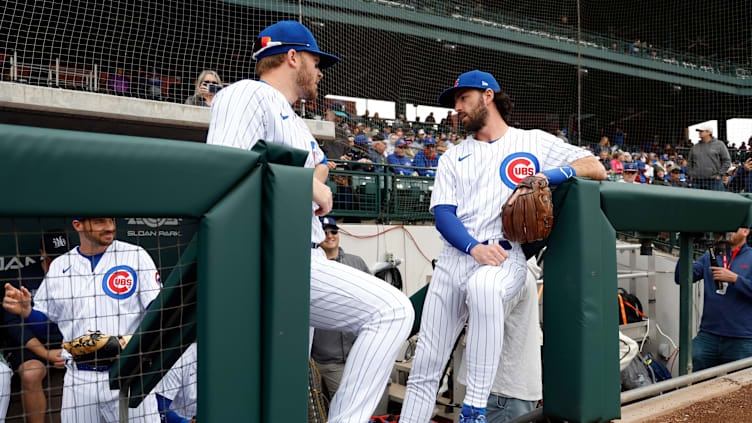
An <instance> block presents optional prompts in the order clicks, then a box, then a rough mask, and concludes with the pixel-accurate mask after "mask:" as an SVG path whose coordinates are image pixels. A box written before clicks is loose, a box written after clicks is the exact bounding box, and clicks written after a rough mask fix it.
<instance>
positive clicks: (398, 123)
mask: <svg viewBox="0 0 752 423" xmlns="http://www.w3.org/2000/svg"><path fill="white" fill-rule="evenodd" d="M394 127H395V128H404V127H405V115H403V114H399V115H397V119H394Z"/></svg>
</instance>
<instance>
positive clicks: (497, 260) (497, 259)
mask: <svg viewBox="0 0 752 423" xmlns="http://www.w3.org/2000/svg"><path fill="white" fill-rule="evenodd" d="M470 255H471V256H473V258H474V259H475V261H477V262H478V264H484V265H488V266H499V265H501V263H504V260H506V259H507V257H509V253H507V251H506V250H505V249H504V248H502V247H501V245H496V244H491V245H483V244H478V245H476V246H475V247H473V249H472V250H470Z"/></svg>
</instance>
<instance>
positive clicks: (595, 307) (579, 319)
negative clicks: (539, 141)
mask: <svg viewBox="0 0 752 423" xmlns="http://www.w3.org/2000/svg"><path fill="white" fill-rule="evenodd" d="M562 188H563V189H557V190H556V192H555V193H554V205H555V208H557V209H558V210H559V214H558V216H557V221H556V224H555V225H554V228H553V231H552V233H551V236H550V237H549V245H548V252H547V253H546V259H545V260H546V265H545V266H546V271H545V275H544V278H545V290H544V296H545V299H544V304H545V306H544V308H543V325H544V336H545V340H544V362H545V363H546V364H545V366H544V371H545V373H544V377H543V382H544V384H543V397H544V398H545V399H546V400H545V401H544V402H543V407H544V413H545V414H546V415H547V416H554V417H557V418H561V419H566V420H569V421H576V422H597V421H609V420H611V419H615V418H618V417H619V416H620V409H621V407H620V399H619V390H620V383H619V351H618V346H619V340H618V333H619V328H618V321H617V314H616V311H615V310H614V308H615V304H616V302H615V301H614V297H615V295H616V292H617V284H616V243H615V239H616V232H615V231H614V229H613V227H611V225H610V224H609V222H608V221H607V220H606V218H605V216H604V215H603V213H602V212H601V210H600V208H599V207H598V205H599V201H598V199H599V184H598V183H597V182H592V181H587V180H582V179H576V180H574V181H572V182H570V183H568V184H566V185H565V186H563V187H562Z"/></svg>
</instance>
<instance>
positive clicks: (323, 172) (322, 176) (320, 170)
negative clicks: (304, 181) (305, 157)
mask: <svg viewBox="0 0 752 423" xmlns="http://www.w3.org/2000/svg"><path fill="white" fill-rule="evenodd" d="M313 177H314V178H316V179H318V180H319V181H321V182H322V183H326V180H327V178H329V166H327V165H325V164H318V165H316V167H315V168H314V169H313Z"/></svg>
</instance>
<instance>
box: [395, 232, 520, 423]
mask: <svg viewBox="0 0 752 423" xmlns="http://www.w3.org/2000/svg"><path fill="white" fill-rule="evenodd" d="M512 245H513V248H512V250H510V251H509V258H507V259H506V260H505V261H504V263H502V264H501V266H496V267H494V266H481V265H479V264H478V263H477V262H476V261H475V259H473V258H472V256H470V255H468V254H465V253H463V252H461V251H459V250H457V249H455V248H454V247H451V246H445V247H444V249H443V250H442V252H441V256H440V257H439V261H438V263H437V264H436V269H435V271H434V274H433V278H432V280H431V284H430V285H429V288H428V293H427V295H426V301H425V304H424V305H423V315H422V318H421V324H420V334H419V337H418V348H417V350H416V352H415V359H414V361H413V366H412V369H411V370H410V377H409V379H408V380H407V392H406V394H405V402H404V403H403V404H402V413H401V417H400V422H404V423H426V422H428V421H429V419H430V418H431V413H432V412H433V408H434V404H435V403H436V394H437V391H438V389H439V379H440V377H441V373H442V372H443V371H444V367H445V366H446V362H447V360H449V354H451V352H452V347H453V346H454V343H455V341H456V340H457V336H459V334H460V332H461V331H462V328H463V326H464V325H465V322H466V321H468V318H469V321H468V332H467V351H466V354H467V382H468V383H467V393H466V394H465V400H464V403H465V404H468V405H471V406H473V407H479V408H485V407H486V404H487V402H488V395H489V394H490V393H491V386H492V384H493V380H494V376H495V375H496V368H497V367H498V365H499V358H500V356H501V348H502V345H503V338H504V306H505V304H506V303H507V302H508V301H509V300H510V299H511V298H513V297H514V296H515V295H516V293H517V291H519V290H520V288H521V287H522V286H523V285H524V283H525V275H526V273H527V268H526V266H525V255H524V254H523V252H522V249H521V248H520V246H519V244H512Z"/></svg>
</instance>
